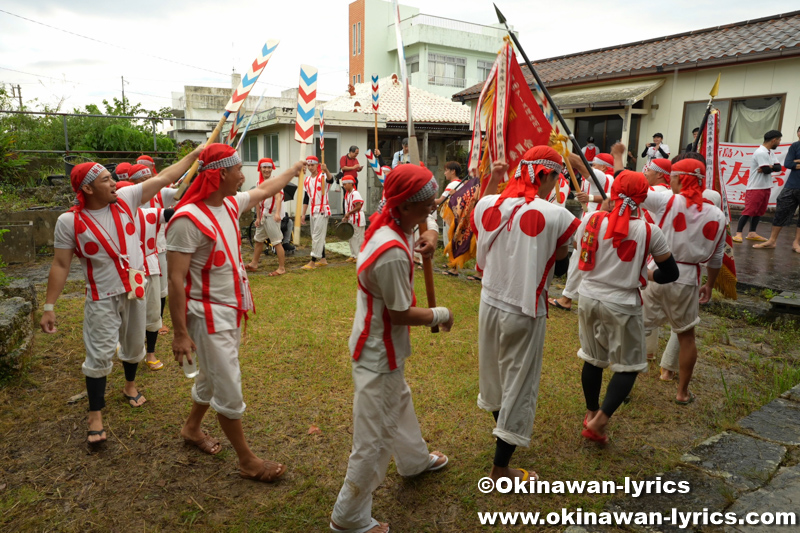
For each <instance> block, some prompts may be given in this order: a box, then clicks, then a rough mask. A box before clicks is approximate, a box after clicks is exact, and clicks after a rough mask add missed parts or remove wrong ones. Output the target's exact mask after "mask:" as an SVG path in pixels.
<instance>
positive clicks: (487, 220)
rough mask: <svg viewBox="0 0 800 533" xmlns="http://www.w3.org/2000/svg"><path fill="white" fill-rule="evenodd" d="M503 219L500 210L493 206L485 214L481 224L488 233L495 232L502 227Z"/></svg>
mask: <svg viewBox="0 0 800 533" xmlns="http://www.w3.org/2000/svg"><path fill="white" fill-rule="evenodd" d="M502 219H503V215H501V214H500V209H498V208H497V207H494V206H492V207H490V208H489V209H487V210H486V211H485V212H484V213H483V216H482V217H481V224H483V229H485V230H486V231H494V230H496V229H497V227H498V226H499V225H500V221H501V220H502Z"/></svg>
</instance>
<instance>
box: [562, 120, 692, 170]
mask: <svg viewBox="0 0 800 533" xmlns="http://www.w3.org/2000/svg"><path fill="white" fill-rule="evenodd" d="M640 121H641V115H632V116H631V129H630V132H629V133H628V145H629V146H628V150H629V151H630V152H631V153H632V154H634V156H635V155H636V152H637V151H638V150H639V144H638V141H637V140H638V138H639V123H640ZM622 125H623V124H622V117H620V116H619V115H616V114H614V115H600V116H593V117H577V118H575V137H576V138H577V139H578V142H579V143H580V145H581V146H586V143H587V139H588V138H589V137H594V144H595V146H597V150H598V152H606V153H608V152H609V150H610V149H611V146H612V145H613V144H614V143H618V142H619V141H620V139H622ZM648 142H649V141H648ZM675 155H677V154H675ZM590 163H591V161H590ZM635 165H636V161H635V160H634V159H628V164H627V165H626V168H628V169H633V168H635Z"/></svg>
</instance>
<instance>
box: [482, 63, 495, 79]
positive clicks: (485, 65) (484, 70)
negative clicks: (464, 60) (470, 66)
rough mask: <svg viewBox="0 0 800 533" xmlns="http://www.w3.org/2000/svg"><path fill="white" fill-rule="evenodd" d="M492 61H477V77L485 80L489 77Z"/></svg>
mask: <svg viewBox="0 0 800 533" xmlns="http://www.w3.org/2000/svg"><path fill="white" fill-rule="evenodd" d="M492 65H493V63H492V62H491V61H478V79H479V80H485V79H487V78H488V77H489V73H490V72H491V71H492Z"/></svg>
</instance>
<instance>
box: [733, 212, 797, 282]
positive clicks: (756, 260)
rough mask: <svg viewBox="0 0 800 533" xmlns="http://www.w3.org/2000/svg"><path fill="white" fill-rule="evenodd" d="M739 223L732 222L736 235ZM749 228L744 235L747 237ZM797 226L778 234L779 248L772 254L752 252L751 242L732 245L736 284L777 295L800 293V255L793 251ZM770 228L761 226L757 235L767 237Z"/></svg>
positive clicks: (771, 251) (754, 250)
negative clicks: (784, 292) (766, 290)
mask: <svg viewBox="0 0 800 533" xmlns="http://www.w3.org/2000/svg"><path fill="white" fill-rule="evenodd" d="M737 222H738V219H736V218H734V220H733V221H732V222H731V225H732V226H731V229H732V230H733V231H736V223H737ZM748 229H749V227H747V228H745V231H744V232H743V233H744V235H747V231H748ZM796 229H797V226H796V225H795V224H791V225H789V226H786V227H785V228H783V230H781V234H780V236H779V237H778V246H777V247H776V248H774V249H772V250H759V249H755V248H753V244H755V243H754V242H753V241H747V240H745V241H744V242H742V243H741V244H737V243H734V244H733V258H734V260H735V261H736V276H737V277H738V279H739V283H740V284H742V285H745V286H749V287H758V288H767V289H772V290H773V291H776V292H782V291H791V292H800V275H798V273H800V254H797V253H794V252H793V251H792V241H793V240H794V236H795V231H796ZM771 231H772V225H771V224H769V223H765V222H761V223H760V224H759V225H758V234H759V235H761V236H763V237H769V234H770V232H771Z"/></svg>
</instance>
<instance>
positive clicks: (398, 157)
mask: <svg viewBox="0 0 800 533" xmlns="http://www.w3.org/2000/svg"><path fill="white" fill-rule="evenodd" d="M410 157H411V156H410V155H409V153H408V137H406V138H405V139H403V148H401V149H400V150H398V151H397V152H395V154H394V157H393V158H392V168H396V167H397V165H402V164H408V163H409V162H410V161H411V160H410V159H409V158H410Z"/></svg>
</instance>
